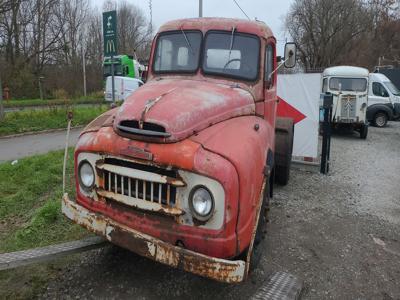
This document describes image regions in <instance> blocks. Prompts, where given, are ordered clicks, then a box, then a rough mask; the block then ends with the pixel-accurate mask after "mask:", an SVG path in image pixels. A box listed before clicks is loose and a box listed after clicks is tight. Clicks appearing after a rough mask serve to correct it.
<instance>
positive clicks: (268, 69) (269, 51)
mask: <svg viewBox="0 0 400 300" xmlns="http://www.w3.org/2000/svg"><path fill="white" fill-rule="evenodd" d="M273 70H274V46H273V45H271V44H270V45H267V48H266V50H265V76H264V78H265V81H268V82H269V87H271V86H273V85H274V75H272V76H270V74H271V73H272V71H273Z"/></svg>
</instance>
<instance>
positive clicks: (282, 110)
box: [278, 74, 321, 162]
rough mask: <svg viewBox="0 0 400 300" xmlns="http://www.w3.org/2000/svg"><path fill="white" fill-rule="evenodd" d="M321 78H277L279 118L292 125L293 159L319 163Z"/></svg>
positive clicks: (298, 75) (302, 75) (291, 76)
mask: <svg viewBox="0 0 400 300" xmlns="http://www.w3.org/2000/svg"><path fill="white" fill-rule="evenodd" d="M320 94H321V74H279V75H278V97H279V98H280V101H279V104H278V116H282V117H291V118H293V120H294V122H295V129H294V144H293V159H294V160H303V161H314V162H317V161H318V128H319V98H320Z"/></svg>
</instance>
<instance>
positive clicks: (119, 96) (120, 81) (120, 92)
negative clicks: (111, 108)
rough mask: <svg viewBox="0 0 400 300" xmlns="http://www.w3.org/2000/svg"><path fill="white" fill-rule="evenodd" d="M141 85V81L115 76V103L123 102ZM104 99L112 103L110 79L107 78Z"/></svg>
mask: <svg viewBox="0 0 400 300" xmlns="http://www.w3.org/2000/svg"><path fill="white" fill-rule="evenodd" d="M142 85H143V81H141V80H140V79H136V78H130V77H122V76H115V77H114V93H115V101H125V99H126V98H128V97H129V96H130V95H131V94H132V93H133V92H134V91H135V90H137V89H138V88H139V87H141V86H142ZM104 99H105V100H106V101H108V102H112V77H111V76H109V77H107V80H106V90H105V92H104Z"/></svg>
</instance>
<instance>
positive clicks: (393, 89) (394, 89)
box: [384, 81, 400, 96]
mask: <svg viewBox="0 0 400 300" xmlns="http://www.w3.org/2000/svg"><path fill="white" fill-rule="evenodd" d="M384 84H385V86H386V87H387V88H388V89H389V90H390V91H391V92H392V94H393V95H396V96H400V91H399V89H398V88H397V87H396V86H395V85H394V84H393V83H392V82H391V81H386V82H384Z"/></svg>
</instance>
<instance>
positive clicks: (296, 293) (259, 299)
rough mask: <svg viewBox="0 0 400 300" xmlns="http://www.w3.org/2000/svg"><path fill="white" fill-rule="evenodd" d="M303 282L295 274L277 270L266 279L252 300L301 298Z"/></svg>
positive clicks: (292, 299)
mask: <svg viewBox="0 0 400 300" xmlns="http://www.w3.org/2000/svg"><path fill="white" fill-rule="evenodd" d="M302 289H303V283H302V282H301V281H300V280H299V279H298V278H297V277H295V276H294V275H292V274H289V273H286V272H276V273H274V274H273V275H272V277H271V278H270V279H269V280H268V281H265V282H264V283H263V284H262V286H261V287H260V288H259V289H258V290H257V291H256V293H255V294H254V295H253V296H252V297H251V298H250V299H251V300H299V299H300V297H301V291H302Z"/></svg>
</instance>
